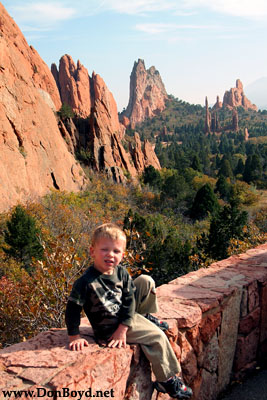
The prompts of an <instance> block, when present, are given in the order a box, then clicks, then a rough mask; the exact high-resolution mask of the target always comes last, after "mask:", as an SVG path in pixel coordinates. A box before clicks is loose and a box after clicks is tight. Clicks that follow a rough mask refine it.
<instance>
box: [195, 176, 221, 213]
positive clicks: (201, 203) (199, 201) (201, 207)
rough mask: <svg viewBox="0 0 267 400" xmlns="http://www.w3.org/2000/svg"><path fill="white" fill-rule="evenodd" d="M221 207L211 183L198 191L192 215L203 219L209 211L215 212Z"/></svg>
mask: <svg viewBox="0 0 267 400" xmlns="http://www.w3.org/2000/svg"><path fill="white" fill-rule="evenodd" d="M218 208H219V204H218V200H217V198H216V196H215V194H214V192H213V190H212V187H211V186H210V184H209V183H207V184H206V185H204V186H202V187H201V188H200V189H199V190H198V192H197V193H196V196H195V199H194V202H193V205H192V208H191V211H190V217H191V218H193V219H203V218H205V217H207V215H208V213H214V212H215V211H217V210H218Z"/></svg>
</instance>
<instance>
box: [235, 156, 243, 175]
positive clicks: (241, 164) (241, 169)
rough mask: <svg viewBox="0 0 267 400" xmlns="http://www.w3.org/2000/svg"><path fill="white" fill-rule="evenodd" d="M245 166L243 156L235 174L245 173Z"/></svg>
mask: <svg viewBox="0 0 267 400" xmlns="http://www.w3.org/2000/svg"><path fill="white" fill-rule="evenodd" d="M244 168H245V165H244V163H243V160H242V158H239V160H238V163H237V166H236V169H235V175H238V174H243V172H244Z"/></svg>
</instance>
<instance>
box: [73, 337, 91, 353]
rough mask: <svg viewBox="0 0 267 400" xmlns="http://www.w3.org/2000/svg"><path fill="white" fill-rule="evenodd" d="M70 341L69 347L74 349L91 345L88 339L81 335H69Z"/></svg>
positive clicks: (77, 349)
mask: <svg viewBox="0 0 267 400" xmlns="http://www.w3.org/2000/svg"><path fill="white" fill-rule="evenodd" d="M69 341H70V342H69V348H70V349H71V350H74V351H79V350H82V349H83V348H84V347H85V346H89V345H88V342H87V340H85V339H83V338H81V336H80V335H75V336H69Z"/></svg>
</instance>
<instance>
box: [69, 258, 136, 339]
mask: <svg viewBox="0 0 267 400" xmlns="http://www.w3.org/2000/svg"><path fill="white" fill-rule="evenodd" d="M134 292H135V287H134V284H133V281H132V279H131V277H130V275H129V273H128V271H127V270H126V269H125V268H124V267H122V266H120V265H118V266H117V267H116V268H115V270H114V273H113V274H112V275H106V274H102V273H101V272H100V271H98V270H97V269H95V268H94V267H93V266H91V267H89V268H88V269H87V270H86V271H85V273H84V274H83V275H82V276H81V277H80V278H79V279H78V280H77V281H76V282H75V283H74V285H73V288H72V291H71V294H70V297H69V301H71V302H74V303H75V304H77V305H79V306H81V307H83V309H84V312H85V314H86V315H87V317H88V319H89V321H90V323H91V325H92V327H93V330H94V333H95V336H96V338H99V339H105V340H107V339H109V337H110V336H111V335H112V333H113V332H114V331H115V330H116V329H117V327H118V325H119V324H120V323H122V324H124V325H128V326H131V321H132V317H133V315H134V312H135V298H134Z"/></svg>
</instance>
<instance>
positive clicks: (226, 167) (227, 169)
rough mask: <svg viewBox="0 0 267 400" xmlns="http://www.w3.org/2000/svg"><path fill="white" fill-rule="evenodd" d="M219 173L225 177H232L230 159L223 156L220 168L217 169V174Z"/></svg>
mask: <svg viewBox="0 0 267 400" xmlns="http://www.w3.org/2000/svg"><path fill="white" fill-rule="evenodd" d="M220 175H223V176H225V177H226V178H232V177H233V171H232V167H231V164H230V161H229V160H228V159H227V158H226V157H223V159H222V162H221V168H220V170H219V173H218V176H220Z"/></svg>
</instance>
